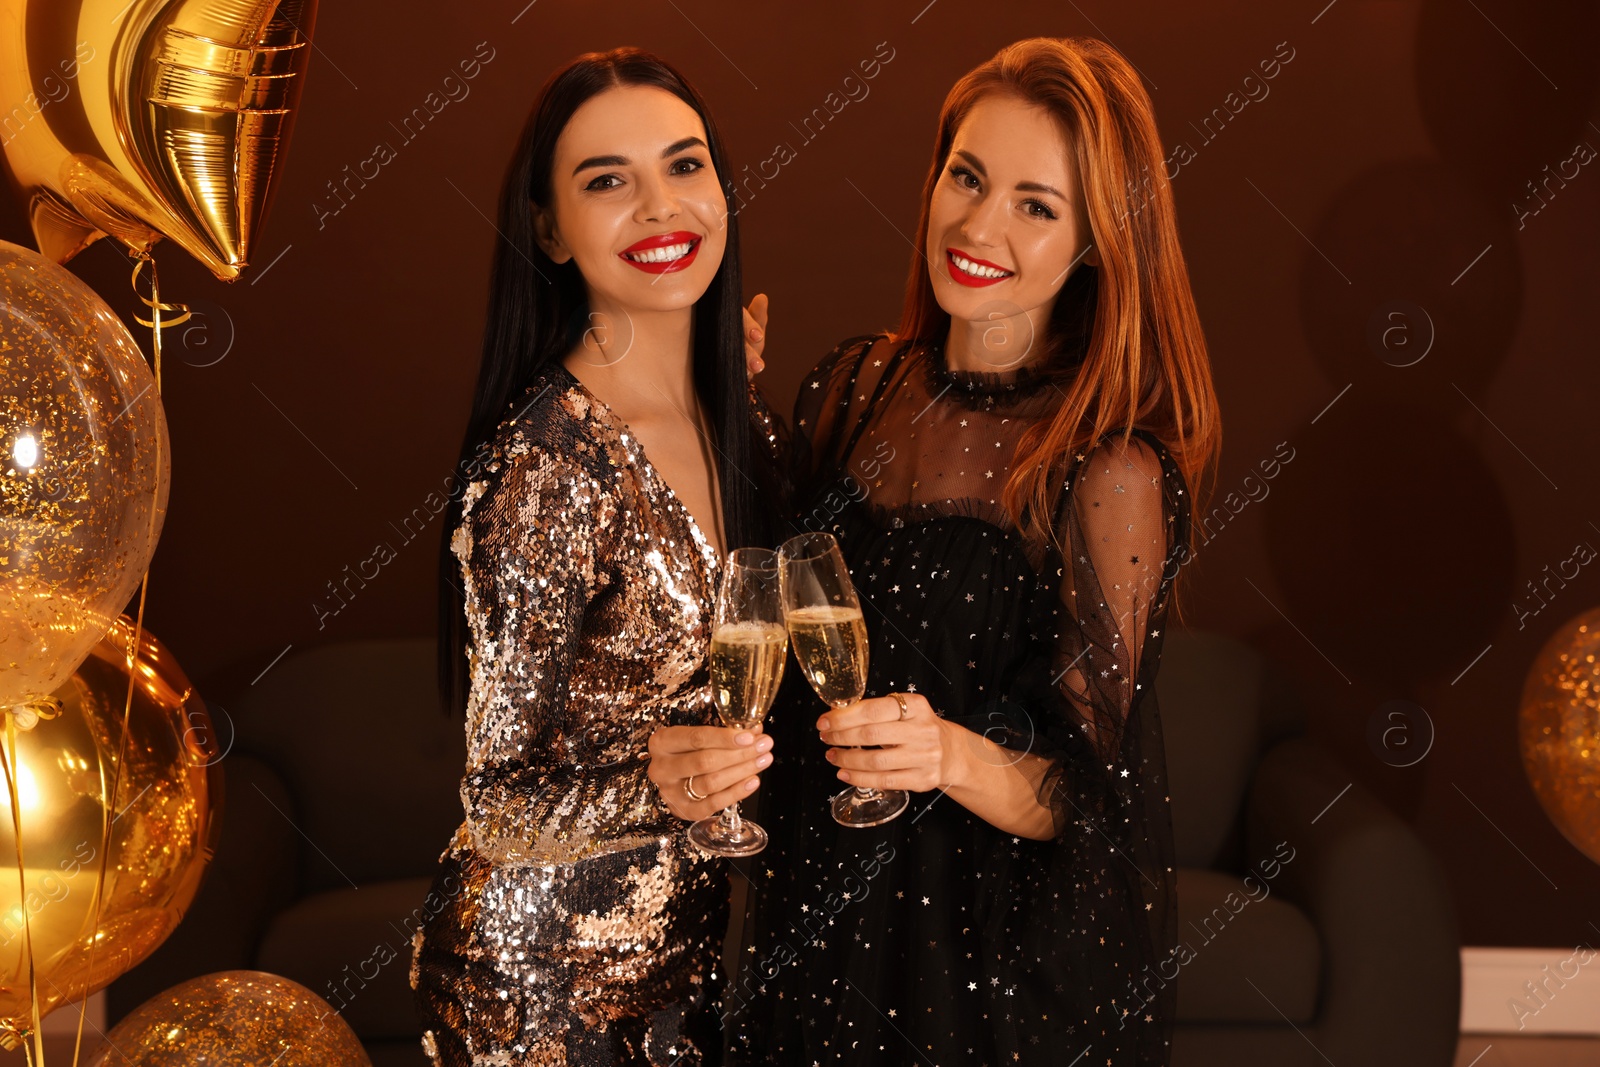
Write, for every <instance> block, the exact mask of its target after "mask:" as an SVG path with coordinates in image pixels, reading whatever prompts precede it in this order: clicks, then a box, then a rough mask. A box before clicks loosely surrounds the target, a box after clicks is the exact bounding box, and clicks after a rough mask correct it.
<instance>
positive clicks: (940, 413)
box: [727, 38, 1219, 1067]
mask: <svg viewBox="0 0 1600 1067" xmlns="http://www.w3.org/2000/svg"><path fill="white" fill-rule="evenodd" d="M917 248H918V251H919V255H918V256H917V257H915V258H914V259H913V262H912V271H911V277H910V284H909V287H908V292H907V299H906V307H905V311H904V313H903V315H902V319H901V324H900V328H899V330H898V331H897V333H896V334H895V335H893V336H887V337H885V336H877V337H861V338H857V339H854V340H852V341H847V342H845V343H844V344H842V345H840V346H839V347H838V348H837V349H836V350H835V351H834V352H833V353H832V354H831V355H829V356H828V357H827V358H826V359H824V360H823V362H822V363H821V364H820V365H819V366H818V367H817V369H816V371H815V372H814V373H813V374H812V375H811V376H810V377H809V378H808V379H806V380H805V381H804V382H803V383H802V384H801V389H800V398H799V401H798V403H797V405H796V414H795V437H796V441H797V445H798V449H799V452H800V464H799V466H800V468H801V471H800V476H799V477H800V481H801V484H802V486H803V487H804V488H803V489H802V491H801V495H800V500H801V501H802V506H801V507H800V509H799V518H798V523H799V525H801V526H802V527H805V528H810V529H823V530H828V531H831V532H833V533H834V534H835V536H836V537H837V538H838V539H839V542H840V544H841V546H842V548H843V550H844V554H845V557H846V561H847V562H848V563H849V565H850V568H851V574H852V577H853V579H854V581H855V583H856V585H857V587H858V589H859V590H860V592H861V598H862V601H863V607H864V608H865V615H866V621H867V629H868V634H869V642H868V643H869V647H870V650H871V652H870V656H869V664H870V666H869V675H868V682H867V692H868V693H870V694H874V695H873V696H872V697H870V698H869V699H865V700H862V701H859V702H857V703H856V704H854V705H851V706H849V707H846V708H844V709H840V710H830V709H827V708H824V707H822V706H821V705H819V703H818V702H817V701H816V699H815V697H813V696H812V695H811V694H810V693H809V692H806V691H805V688H804V686H803V685H798V684H796V685H791V686H789V687H788V689H787V691H786V692H784V693H782V694H780V697H779V702H778V704H777V705H776V706H775V707H774V709H773V713H772V716H771V718H770V720H769V724H768V731H769V733H771V734H773V735H774V736H775V737H776V738H777V740H778V744H779V746H780V747H781V748H782V750H783V752H784V753H785V758H784V760H783V761H782V763H781V764H780V765H779V766H777V767H775V768H774V771H773V773H771V774H769V775H768V776H767V779H766V783H767V784H766V792H765V795H767V796H781V797H783V798H784V802H783V803H782V804H779V805H767V806H766V808H765V809H764V810H763V811H762V813H761V821H762V823H763V824H764V825H765V826H766V828H767V829H768V831H769V833H770V834H771V837H772V845H771V846H769V848H768V850H767V851H766V853H764V854H763V855H762V856H761V857H759V861H760V867H761V872H760V873H761V875H763V876H761V877H756V878H755V879H754V885H755V887H756V893H757V909H756V919H757V921H756V924H755V930H754V940H753V942H752V949H751V952H750V953H749V954H748V955H745V956H742V960H743V962H744V964H745V967H744V973H743V974H741V975H740V976H739V982H738V986H737V988H736V989H735V990H732V991H730V992H729V994H728V997H727V1001H728V1004H729V1007H730V1010H732V1011H735V1012H736V1013H738V1014H739V1015H740V1016H741V1025H740V1026H739V1027H738V1030H739V1033H738V1037H739V1047H740V1050H741V1053H742V1055H743V1057H744V1058H746V1059H748V1060H749V1061H750V1062H761V1063H771V1064H778V1065H790V1064H852V1065H854V1064H868V1063H873V1064H876V1063H896V1064H929V1065H933V1064H938V1065H954V1064H962V1065H968V1064H970V1065H974V1067H976V1065H980V1064H987V1065H989V1067H1010V1065H1014V1064H1034V1065H1045V1064H1049V1065H1052V1067H1061V1065H1066V1064H1075V1065H1077V1067H1089V1065H1095V1067H1102V1065H1106V1064H1114V1065H1117V1067H1123V1065H1133V1064H1138V1065H1154V1064H1165V1063H1167V1062H1168V1056H1169V1051H1170V1050H1169V1048H1168V1040H1169V1036H1170V1033H1171V1023H1172V1018H1173V999H1174V993H1175V990H1176V984H1175V979H1176V970H1177V964H1178V962H1179V961H1175V960H1173V959H1171V958H1169V956H1168V952H1169V950H1170V949H1171V947H1172V946H1173V945H1174V943H1175V936H1174V935H1175V920H1176V917H1175V910H1174V906H1173V900H1172V895H1173V877H1174V873H1173V869H1172V868H1173V864H1172V829H1171V823H1170V816H1169V813H1168V801H1167V785H1166V779H1165V771H1164V758H1163V748H1162V738H1161V726H1160V717H1159V713H1158V710H1157V707H1156V701H1155V685H1154V681H1155V673H1156V667H1157V664H1158V662H1159V658H1160V649H1161V637H1162V634H1163V632H1164V630H1165V629H1166V625H1167V615H1168V609H1169V606H1170V601H1171V596H1170V594H1171V589H1172V584H1173V581H1174V579H1175V578H1176V576H1177V574H1178V570H1179V564H1180V563H1181V562H1182V559H1183V554H1184V551H1185V544H1186V540H1187V536H1188V515H1189V513H1190V510H1189V498H1188V491H1187V486H1189V485H1192V484H1194V483H1195V481H1197V480H1198V473H1199V471H1200V470H1201V469H1202V468H1203V467H1204V466H1206V465H1207V464H1209V463H1210V462H1211V461H1212V459H1213V457H1214V454H1215V450H1216V447H1217V443H1218V433H1219V431H1218V426H1217V413H1216V401H1215V397H1214V394H1213V390H1212V384H1211V377H1210V367H1209V362H1208V359H1207V355H1206V349H1205V340H1204V337H1203V335H1202V334H1201V331H1200V326H1199V321H1198V317H1197V315H1196V313H1195V308H1194V303H1193V300H1192V298H1191V297H1190V290H1189V282H1188V277H1187V275H1186V273H1185V270H1184V265H1183V259H1182V254H1181V251H1180V249H1179V244H1178V239H1177V228H1176V221H1175V218H1174V209H1173V201H1172V194H1171V190H1170V187H1169V186H1168V184H1167V182H1166V181H1165V180H1164V179H1163V177H1162V170H1161V146H1160V143H1159V140H1158V138H1157V135H1156V126H1155V121H1154V116H1153V114H1152V112H1151V106H1150V100H1149V97H1148V96H1147V95H1146V93H1145V91H1144V89H1143V87H1142V86H1141V85H1140V83H1139V78H1138V75H1137V74H1136V73H1135V72H1134V71H1133V69H1132V68H1131V67H1130V66H1129V64H1128V63H1127V61H1126V60H1124V59H1123V58H1122V57H1121V56H1120V55H1118V54H1117V53H1116V52H1115V51H1114V50H1113V49H1112V48H1110V47H1109V46H1107V45H1105V44H1104V43H1103V42H1100V41H1096V40H1091V39H1083V38H1075V39H1070V40H1045V39H1035V40H1029V41H1022V42H1019V43H1017V44H1015V45H1012V46H1010V47H1008V48H1006V49H1004V50H1002V51H1001V52H1000V53H999V54H998V55H996V56H995V57H994V58H993V59H992V60H990V61H989V62H987V63H984V64H983V65H981V66H980V67H978V68H977V69H976V70H974V71H972V72H971V73H970V74H968V75H967V76H965V77H964V78H962V79H961V80H960V81H959V82H958V83H957V84H956V85H955V87H954V88H953V89H952V90H951V91H950V94H949V96H948V97H947V99H946V101H945V104H944V109H943V112H942V113H941V116H940V120H939V129H938V139H937V143H936V148H935V153H934V158H933V161H932V166H931V168H930V172H929V175H928V179H927V184H926V185H925V187H924V191H923V199H922V211H921V218H920V221H919V224H918V235H917ZM819 733H820V738H821V742H822V743H820V744H819V743H818V734H819ZM844 785H851V786H860V787H863V788H880V789H905V790H911V791H913V798H912V804H911V807H910V809H909V810H907V811H906V812H905V814H904V815H902V816H900V817H899V818H897V819H895V820H893V821H891V822H888V823H885V824H883V825H880V826H875V827H870V828H865V829H861V828H855V827H841V826H838V825H836V824H835V823H834V822H833V821H832V819H831V818H830V817H829V805H828V798H829V796H830V795H831V794H833V793H835V792H837V791H838V790H839V789H840V788H841V787H842V786H844Z"/></svg>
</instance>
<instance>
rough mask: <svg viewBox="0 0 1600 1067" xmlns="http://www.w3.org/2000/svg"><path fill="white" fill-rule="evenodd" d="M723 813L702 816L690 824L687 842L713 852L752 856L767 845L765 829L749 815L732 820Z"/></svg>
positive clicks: (702, 849) (715, 854)
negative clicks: (751, 819)
mask: <svg viewBox="0 0 1600 1067" xmlns="http://www.w3.org/2000/svg"><path fill="white" fill-rule="evenodd" d="M724 815H725V813H724ZM724 815H713V816H711V817H710V818H708V819H701V820H700V821H699V822H697V823H695V824H694V825H693V826H691V827H689V830H688V837H689V843H690V844H691V845H693V846H694V847H696V848H698V849H699V850H700V851H702V852H709V853H711V854H712V855H713V856H754V855H755V854H756V853H757V852H760V851H761V850H762V849H764V848H766V847H767V832H766V831H765V830H763V829H762V828H761V827H759V826H757V825H756V824H755V823H753V822H751V821H750V820H749V819H738V820H737V821H732V820H728V819H726V818H725V817H724Z"/></svg>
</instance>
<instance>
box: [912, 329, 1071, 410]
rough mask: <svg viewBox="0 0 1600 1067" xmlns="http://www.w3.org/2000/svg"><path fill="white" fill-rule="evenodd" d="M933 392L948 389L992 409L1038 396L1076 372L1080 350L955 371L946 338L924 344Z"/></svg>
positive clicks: (943, 391) (961, 397)
mask: <svg viewBox="0 0 1600 1067" xmlns="http://www.w3.org/2000/svg"><path fill="white" fill-rule="evenodd" d="M922 348H923V350H924V353H925V358H924V360H923V365H924V367H925V368H926V372H927V377H928V385H929V388H930V391H931V392H933V393H934V394H935V395H936V396H939V395H943V394H944V393H946V392H948V393H949V394H950V395H951V396H952V397H956V398H959V399H960V400H962V401H963V402H965V403H966V404H967V405H968V406H970V407H974V408H979V409H984V410H988V409H992V408H995V407H999V406H1002V405H1005V404H1010V403H1014V402H1017V401H1020V400H1023V399H1025V398H1028V397H1032V396H1036V395H1038V394H1039V393H1041V392H1043V391H1044V390H1045V389H1047V388H1049V387H1051V386H1055V387H1056V388H1057V389H1060V388H1061V386H1060V384H1059V383H1061V382H1062V381H1063V380H1064V379H1069V378H1071V377H1072V375H1073V374H1074V373H1075V372H1076V370H1077V366H1078V363H1079V362H1080V353H1077V352H1071V353H1060V354H1058V356H1056V357H1055V358H1051V359H1047V360H1034V361H1033V362H1031V363H1024V364H1022V365H1021V366H1019V367H1015V368H1010V369H1007V370H995V371H980V370H953V369H951V367H950V365H949V363H948V362H946V360H945V351H944V339H943V338H940V339H937V340H934V341H931V342H928V343H927V344H925V345H923V346H922Z"/></svg>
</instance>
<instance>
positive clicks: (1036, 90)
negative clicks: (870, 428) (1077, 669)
mask: <svg viewBox="0 0 1600 1067" xmlns="http://www.w3.org/2000/svg"><path fill="white" fill-rule="evenodd" d="M990 93H1009V94H1011V95H1013V96H1016V97H1018V98H1020V99H1022V100H1025V101H1027V102H1029V103H1031V104H1035V105H1037V106H1039V107H1042V108H1045V109H1046V110H1047V111H1049V113H1050V114H1051V115H1053V116H1054V117H1055V118H1056V119H1057V121H1059V122H1060V123H1061V126H1062V129H1063V130H1064V131H1065V134H1066V140H1067V143H1068V144H1069V145H1071V146H1072V152H1073V153H1074V157H1075V159H1076V162H1077V169H1078V174H1079V175H1080V176H1081V180H1082V183H1083V202H1084V206H1085V209H1086V212H1087V214H1088V222H1089V228H1090V232H1091V233H1092V235H1093V240H1094V243H1095V246H1096V248H1097V249H1098V250H1099V254H1100V264H1099V266H1098V267H1090V266H1088V265H1086V264H1080V265H1079V266H1078V267H1077V270H1079V271H1086V270H1094V271H1098V277H1097V278H1096V279H1095V281H1096V283H1097V285H1096V286H1095V289H1096V294H1095V298H1094V299H1095V306H1094V308H1093V328H1092V332H1091V334H1090V338H1089V343H1088V349H1087V352H1086V354H1085V356H1084V361H1083V364H1082V366H1081V368H1080V369H1079V371H1078V373H1077V375H1076V377H1075V378H1074V379H1073V381H1072V384H1071V386H1070V387H1069V388H1068V390H1067V393H1066V397H1065V399H1064V400H1063V401H1062V404H1061V407H1060V408H1059V409H1058V410H1057V411H1056V414H1055V416H1054V417H1053V418H1051V419H1048V420H1042V421H1041V422H1040V423H1039V424H1038V425H1036V426H1034V427H1033V428H1032V429H1031V430H1030V431H1029V432H1028V433H1027V434H1026V435H1025V436H1024V437H1023V438H1022V439H1021V440H1020V441H1019V442H1018V444H1017V455H1016V458H1015V460H1014V462H1013V463H1012V473H1011V476H1010V479H1009V480H1008V481H1007V483H1006V486H1005V491H1004V498H1003V499H1004V503H1005V506H1006V508H1007V510H1008V511H1009V512H1010V514H1011V516H1012V518H1013V520H1014V521H1015V522H1016V524H1017V528H1018V530H1020V531H1021V532H1022V533H1023V535H1024V536H1025V537H1028V538H1030V539H1036V540H1041V541H1042V540H1047V539H1050V538H1053V537H1054V536H1055V531H1054V529H1053V524H1052V522H1051V517H1052V516H1053V515H1054V514H1055V511H1056V507H1057V505H1058V503H1059V500H1060V494H1061V491H1062V488H1063V478H1062V475H1063V473H1064V471H1065V469H1066V467H1067V464H1068V460H1069V458H1070V456H1071V454H1072V453H1073V452H1075V451H1076V450H1078V449H1080V448H1081V447H1083V446H1085V445H1088V444H1090V443H1092V442H1095V441H1098V440H1099V438H1100V437H1101V435H1102V434H1104V433H1106V432H1108V431H1111V430H1121V431H1122V435H1123V439H1124V440H1126V439H1127V437H1128V436H1129V435H1130V434H1131V432H1132V430H1133V428H1134V427H1135V426H1138V427H1141V428H1143V429H1147V430H1149V431H1151V432H1152V433H1154V434H1155V435H1156V436H1157V437H1158V438H1160V439H1161V441H1162V443H1163V444H1164V445H1166V447H1167V450H1168V452H1169V453H1170V454H1171V455H1172V458H1173V460H1174V461H1175V462H1176V463H1177V465H1178V468H1179V470H1180V471H1182V473H1183V476H1184V481H1185V483H1186V484H1187V485H1188V486H1189V487H1190V513H1191V516H1199V515H1201V514H1203V507H1202V506H1201V504H1200V502H1199V501H1198V500H1197V499H1195V496H1196V494H1197V492H1198V486H1199V482H1200V479H1201V477H1202V476H1203V474H1204V473H1205V472H1207V471H1211V470H1213V469H1214V466H1215V462H1216V459H1217V456H1218V453H1219V452H1220V451H1221V447H1222V427H1221V419H1220V415H1219V412H1218V410H1217V399H1216V394H1215V391H1214V388H1213V385H1212V381H1211V364H1210V359H1209V357H1208V355H1207V353H1206V340H1205V335H1204V334H1203V333H1202V332H1201V329H1200V317H1199V314H1198V312H1197V311H1196V310H1195V305H1194V296H1193V294H1192V293H1191V292H1190V289H1189V274H1188V271H1187V269H1186V268H1185V266H1184V261H1183V250H1182V249H1181V248H1180V247H1179V243H1178V224H1177V214H1176V210H1175V208H1174V205H1173V199H1172V186H1171V184H1170V183H1169V182H1168V180H1167V176H1166V169H1165V164H1164V161H1163V158H1162V152H1161V142H1160V139H1159V135H1158V133H1157V130H1156V121H1155V111H1154V108H1153V107H1152V106H1151V103H1150V97H1149V95H1148V94H1146V92H1145V90H1144V86H1143V85H1142V84H1141V83H1140V81H1139V76H1138V74H1137V72H1135V71H1134V69H1133V67H1132V66H1131V65H1130V64H1129V63H1128V61H1127V60H1126V59H1124V58H1123V57H1122V54H1121V53H1119V52H1118V51H1117V50H1116V49H1114V48H1112V47H1111V46H1110V45H1108V44H1106V43H1105V42H1104V41H1100V40H1097V39H1095V38H1093V37H1066V38H1060V39H1057V38H1049V37H1035V38H1030V39H1028V40H1024V41H1018V42H1016V43H1015V44H1011V45H1007V46H1006V47H1005V48H1002V49H1001V50H1000V51H999V52H998V53H996V55H995V56H994V58H992V59H990V60H989V61H988V62H986V63H984V64H982V65H981V66H979V67H977V68H975V69H974V70H972V71H970V72H969V73H967V74H966V75H965V76H964V77H962V78H961V80H960V81H958V82H956V84H955V85H954V86H953V87H952V88H951V90H950V93H949V95H948V96H946V97H945V101H944V107H943V109H942V110H941V111H940V113H939V132H938V137H937V139H936V141H935V143H934V152H933V162H932V164H931V165H930V166H929V168H928V178H927V181H926V183H925V184H924V185H923V189H922V211H921V213H920V216H919V218H918V220H917V235H916V247H917V255H916V256H914V257H913V258H912V262H911V276H910V278H909V280H908V282H907V285H906V298H905V307H904V310H903V311H902V313H901V319H900V326H899V329H898V331H897V333H898V336H899V338H900V339H902V340H904V339H913V338H914V339H916V340H918V341H922V342H924V343H933V342H936V341H939V340H942V339H943V338H944V336H945V334H946V333H947V332H948V331H949V328H950V316H949V315H948V314H946V313H945V312H944V310H943V309H942V308H940V307H939V304H938V301H937V300H936V299H935V298H934V294H933V282H932V280H931V279H930V278H929V276H928V268H927V265H926V263H925V261H924V259H923V255H922V250H923V248H924V246H925V245H926V244H927V238H928V212H929V208H930V205H931V203H932V201H933V193H934V189H935V187H936V186H937V184H938V182H939V180H940V177H941V176H942V175H943V173H944V169H945V166H946V164H947V162H948V160H949V156H950V145H951V143H952V141H953V140H954V139H955V133H956V129H957V127H959V126H960V125H961V122H962V120H963V119H964V118H966V116H967V114H968V112H970V111H971V109H972V107H973V105H974V104H976V103H977V102H978V100H979V99H981V98H982V97H984V96H986V95H988V94H990ZM1067 284H1069V285H1070V284H1071V279H1069V281H1068V283H1067ZM1067 303H1068V302H1067V301H1065V300H1061V299H1058V300H1057V302H1056V308H1055V311H1056V312H1058V313H1059V314H1056V315H1055V316H1054V318H1055V319H1056V320H1057V321H1060V320H1061V319H1062V316H1063V315H1066V314H1070V313H1071V309H1069V308H1067V307H1066V305H1067ZM1055 325H1056V322H1052V330H1051V336H1048V337H1046V338H1044V343H1045V358H1046V359H1048V358H1049V357H1050V355H1051V354H1052V346H1053V345H1056V344H1059V343H1060V341H1061V338H1060V336H1059V333H1060V331H1057V330H1055V329H1054V328H1053V327H1054V326H1055Z"/></svg>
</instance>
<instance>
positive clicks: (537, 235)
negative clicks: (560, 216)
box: [528, 200, 572, 263]
mask: <svg viewBox="0 0 1600 1067" xmlns="http://www.w3.org/2000/svg"><path fill="white" fill-rule="evenodd" d="M528 203H529V205H531V206H532V208H533V239H534V240H535V241H537V242H538V243H539V249H540V251H542V252H543V253H544V254H545V255H547V256H549V257H550V259H551V261H552V262H555V263H565V262H567V261H568V260H570V259H571V258H572V252H571V251H570V250H569V249H568V248H567V246H566V243H565V242H564V241H562V240H561V234H560V232H559V231H558V230H557V229H556V217H555V213H554V212H552V211H546V210H545V209H544V208H542V207H540V206H539V205H538V204H536V203H534V202H533V201H532V200H530V201H528Z"/></svg>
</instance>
